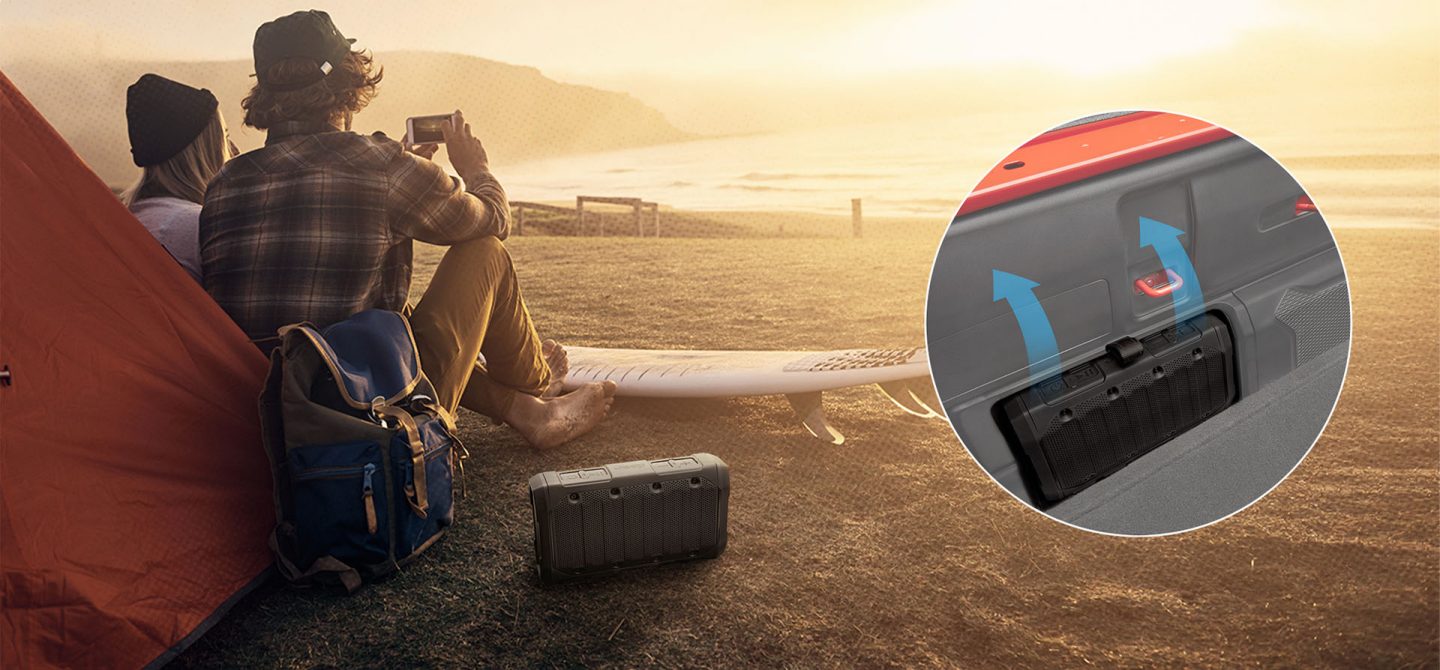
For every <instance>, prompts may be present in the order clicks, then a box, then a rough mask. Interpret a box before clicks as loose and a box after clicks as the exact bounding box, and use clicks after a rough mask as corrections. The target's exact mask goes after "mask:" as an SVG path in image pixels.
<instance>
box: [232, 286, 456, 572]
mask: <svg viewBox="0 0 1440 670" xmlns="http://www.w3.org/2000/svg"><path fill="white" fill-rule="evenodd" d="M280 340H281V341H280V346H279V347H278V348H276V349H275V350H274V351H272V352H271V355H270V374H269V376H268V378H267V379H266V383H265V390H264V392H263V393H262V394H261V396H260V418H261V424H262V429H263V432H264V439H265V450H266V452H267V454H268V455H269V457H270V466H271V468H270V469H271V474H272V476H273V479H274V484H275V516H276V527H275V530H274V532H273V533H272V534H271V536H270V548H271V550H272V551H273V552H274V553H275V563H276V567H277V569H278V570H279V572H280V574H282V575H284V576H285V577H286V578H287V579H289V580H290V581H292V582H296V583H314V582H320V583H329V582H337V581H338V582H339V583H340V584H342V585H343V586H344V587H345V589H346V590H347V591H351V592H353V591H354V590H355V589H357V588H359V587H360V584H361V583H362V580H364V579H371V578H376V577H380V576H383V575H386V574H389V573H391V572H394V571H395V570H396V569H398V568H399V567H400V566H401V565H404V564H405V563H406V562H407V561H409V560H411V559H413V558H415V557H416V556H417V555H419V554H420V553H421V552H423V551H424V550H425V549H427V548H429V547H430V546H431V545H432V544H434V543H435V541H437V540H439V539H440V537H441V536H442V535H443V534H444V532H445V529H446V528H448V527H449V526H450V525H451V524H452V523H454V519H455V510H454V498H453V495H452V484H453V482H454V481H455V478H456V477H457V475H458V474H459V472H460V470H461V459H463V458H464V457H465V456H467V455H468V454H467V453H466V452H465V448H464V446H463V445H461V443H460V441H459V440H458V439H456V437H455V422H454V419H453V418H452V417H451V416H450V414H449V412H447V411H446V410H445V408H443V407H441V406H440V404H439V403H438V402H437V401H436V400H435V391H434V389H433V388H432V387H431V385H430V382H429V380H427V379H426V378H425V375H424V373H423V372H422V371H421V369H420V358H419V355H418V353H417V352H416V348H415V337H414V335H413V334H412V333H411V331H410V324H409V323H408V322H407V321H406V320H405V317H404V316H402V315H400V314H397V313H395V312H389V311H384V310H367V311H364V312H360V313H359V314H356V315H354V316H352V317H350V318H349V319H346V320H344V321H341V322H339V323H336V324H333V325H331V326H328V327H326V328H323V329H316V328H314V327H313V326H311V325H309V324H303V323H302V324H295V325H291V326H286V327H285V328H282V329H281V330H280Z"/></svg>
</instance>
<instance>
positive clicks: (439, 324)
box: [410, 237, 550, 420]
mask: <svg viewBox="0 0 1440 670" xmlns="http://www.w3.org/2000/svg"><path fill="white" fill-rule="evenodd" d="M410 327H411V329H413V330H414V331H415V344H416V346H417V347H418V348H419V350H420V365H421V367H422V368H423V369H424V371H425V376H426V377H429V379H430V383H431V384H432V385H434V386H435V393H436V395H437V396H439V397H438V398H437V400H439V401H440V402H441V403H442V404H444V405H445V407H446V408H447V409H449V410H450V411H452V412H453V411H455V408H456V406H457V405H458V406H462V407H465V408H466V409H469V410H473V411H475V412H479V413H481V414H484V415H486V416H488V417H491V418H493V419H496V420H500V418H501V417H502V416H504V415H505V414H506V412H507V411H508V410H509V408H510V404H511V403H512V402H514V400H515V394H516V393H525V394H529V395H536V396H538V395H540V394H541V393H542V392H544V391H545V388H546V387H547V386H548V385H549V384H550V368H549V366H548V365H546V363H545V356H544V355H543V354H542V353H541V351H540V336H539V335H538V334H537V333H536V332H535V325H534V324H533V323H532V322H531V321H530V313H529V312H528V311H526V309H525V301H524V300H523V299H521V297H520V287H519V284H518V283H517V281H516V279H515V266H514V264H513V262H512V261H511V260H510V252H509V251H507V250H506V249H505V244H504V243H503V242H501V241H500V240H498V239H496V238H494V237H484V238H480V239H476V240H471V241H469V242H463V243H461V244H457V245H455V246H452V247H450V250H449V251H446V252H445V257H444V258H443V259H441V261H440V266H439V267H438V268H436V269H435V277H434V278H433V279H431V280H430V288H429V289H427V290H426V291H425V295H424V296H423V297H422V298H421V299H420V303H419V304H417V305H416V306H415V308H414V309H413V310H411V313H410ZM478 354H484V355H485V363H484V364H483V365H482V364H480V363H478V362H477V358H478V356H477V355H478Z"/></svg>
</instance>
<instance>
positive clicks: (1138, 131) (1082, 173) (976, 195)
mask: <svg viewBox="0 0 1440 670" xmlns="http://www.w3.org/2000/svg"><path fill="white" fill-rule="evenodd" d="M1229 137H1234V134H1233V133H1231V132H1230V131H1228V130H1225V129H1224V128H1221V127H1219V126H1216V125H1213V124H1210V123H1206V122H1204V121H1200V120H1198V119H1192V118H1190V117H1188V116H1180V115H1179V114H1167V113H1164V112H1136V113H1134V114H1126V115H1125V116H1117V117H1114V118H1110V119H1105V120H1103V121H1096V122H1095V123H1087V124H1084V125H1079V126H1072V127H1070V128H1062V129H1060V130H1052V131H1050V132H1047V133H1042V134H1041V135H1039V136H1038V137H1036V138H1035V139H1033V140H1030V141H1029V142H1026V143H1025V145H1024V146H1022V147H1020V148H1019V149H1016V150H1015V151H1013V152H1011V153H1010V155H1009V156H1006V157H1005V160H1003V161H1000V164H999V165H997V166H995V168H994V169H992V170H991V171H990V173H989V174H987V175H985V178H984V179H981V180H980V185H979V186H976V187H975V190H974V191H972V192H971V193H970V197H968V198H966V199H965V203H964V204H962V205H961V206H960V211H959V212H957V213H956V216H962V215H965V214H970V213H973V212H978V211H980V210H982V209H985V208H987V207H994V206H995V205H999V204H1001V203H1005V202H1010V201H1011V200H1016V199H1019V198H1023V197H1025V196H1028V195H1034V194H1036V193H1039V192H1041V191H1048V190H1050V189H1053V188H1057V187H1060V186H1064V185H1065V184H1070V183H1073V182H1077V181H1080V180H1081V179H1087V178H1089V177H1094V176H1096V175H1100V174H1104V173H1106V172H1112V171H1114V170H1119V169H1121V168H1124V167H1129V166H1131V165H1135V164H1137V163H1142V162H1144V161H1148V160H1154V159H1156V158H1160V157H1162V156H1168V155H1170V154H1173V153H1177V152H1180V151H1184V150H1186V149H1193V148H1195V147H1198V146H1201V145H1204V144H1209V143H1211V142H1218V141H1220V140H1223V139H1226V138H1229ZM1016 163H1019V164H1020V165H1019V166H1018V167H1012V168H1010V169H1006V168H1005V166H1007V165H1015V164H1016Z"/></svg>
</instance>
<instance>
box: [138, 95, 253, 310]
mask: <svg viewBox="0 0 1440 670" xmlns="http://www.w3.org/2000/svg"><path fill="white" fill-rule="evenodd" d="M125 120H126V122H127V123H128V125H129V130H130V153H131V155H132V157H133V158H134V160H135V165H136V166H138V167H140V168H141V172H140V178H139V179H137V180H136V181H135V183H134V184H133V185H132V186H131V187H130V188H129V189H127V190H126V191H125V193H124V195H122V196H121V201H122V202H124V203H125V205H126V206H127V207H129V208H130V212H131V213H133V214H134V215H135V218H137V219H139V220H140V223H142V224H144V225H145V228H146V229H147V230H149V231H150V234H151V235H154V236H155V239H157V240H159V241H160V244H161V245H163V246H164V247H165V250H166V251H169V252H170V255H171V256H173V257H175V260H176V261H179V263H180V266H181V267H183V268H185V271H186V272H188V273H190V276H191V277H192V278H194V279H195V281H197V282H199V281H200V277H201V275H200V205H201V203H202V202H204V200H205V189H206V187H207V186H208V185H209V184H210V180H211V179H213V178H214V177H215V174H216V173H217V172H219V171H220V166H222V165H224V164H225V161H226V160H227V159H229V158H231V157H233V156H235V155H236V154H238V153H239V152H238V151H236V149H235V145H233V144H231V143H230V140H229V139H228V138H227V137H226V132H225V119H224V118H223V117H222V116H221V115H220V105H219V103H218V102H217V101H216V100H215V96H214V95H212V94H211V93H210V91H208V90H204V89H197V88H191V87H189V86H186V85H184V84H181V83H179V82H175V81H171V80H169V79H166V78H164V77H161V76H159V75H155V74H147V75H145V76H143V77H140V80H139V81H136V82H135V83H134V84H133V85H131V86H130V88H129V90H128V91H127V92H126V97H125Z"/></svg>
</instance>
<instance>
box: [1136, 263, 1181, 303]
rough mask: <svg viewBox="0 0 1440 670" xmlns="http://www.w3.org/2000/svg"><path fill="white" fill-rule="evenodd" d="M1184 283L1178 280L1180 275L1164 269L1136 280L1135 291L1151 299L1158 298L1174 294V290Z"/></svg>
mask: <svg viewBox="0 0 1440 670" xmlns="http://www.w3.org/2000/svg"><path fill="white" fill-rule="evenodd" d="M1184 283H1185V282H1184V281H1183V280H1181V279H1180V275H1178V274H1175V271H1174V270H1171V269H1170V268H1165V269H1164V270H1161V271H1159V272H1152V273H1150V274H1148V275H1145V276H1144V277H1141V278H1139V279H1136V280H1135V291H1136V292H1137V293H1144V294H1145V295H1148V296H1150V297H1152V298H1159V297H1161V296H1166V295H1170V294H1171V293H1174V292H1175V289H1177V288H1180V287H1181V286H1182V285H1184Z"/></svg>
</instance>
